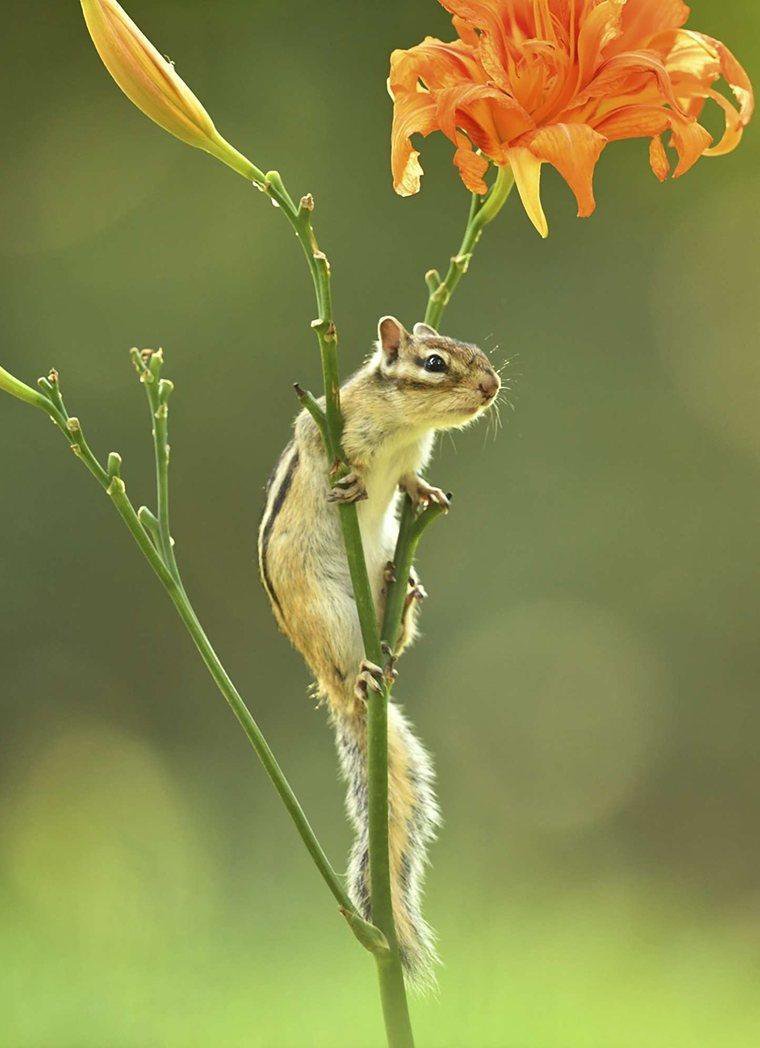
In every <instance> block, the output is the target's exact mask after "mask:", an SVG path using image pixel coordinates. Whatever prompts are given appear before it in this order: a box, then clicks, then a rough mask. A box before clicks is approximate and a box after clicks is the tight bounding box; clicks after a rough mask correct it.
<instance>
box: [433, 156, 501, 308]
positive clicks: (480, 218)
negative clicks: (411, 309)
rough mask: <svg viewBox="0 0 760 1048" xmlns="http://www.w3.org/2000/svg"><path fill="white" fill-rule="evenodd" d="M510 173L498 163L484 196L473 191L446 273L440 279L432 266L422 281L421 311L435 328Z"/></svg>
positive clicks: (492, 215) (491, 217)
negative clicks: (425, 288)
mask: <svg viewBox="0 0 760 1048" xmlns="http://www.w3.org/2000/svg"><path fill="white" fill-rule="evenodd" d="M513 185H514V175H513V174H512V169H511V168H510V167H500V168H499V169H498V173H497V175H496V179H495V181H494V183H493V185H492V186H491V189H490V191H489V193H488V195H487V196H485V197H479V196H478V195H477V194H475V193H473V194H472V198H471V200H470V212H469V215H468V217H467V225H466V226H465V231H464V236H463V238H462V243H461V245H460V247H459V251H458V252H457V253H456V255H454V256H453V257H452V259H451V261H450V263H449V268H448V270H447V272H446V276H445V277H444V278H443V280H441V278H440V276H439V275H438V273H437V272H436V271H435V270H430V271H429V272H428V273H427V274H426V276H425V281H426V283H427V286H428V303H427V309H426V311H425V323H426V324H430V325H431V327H434V328H437V327H438V325H439V324H440V322H441V317H442V316H443V311H444V309H445V308H446V306H447V305H448V304H449V302H450V301H451V296H452V295H453V294H454V291H455V290H456V287H457V285H458V284H459V281H460V280H461V279H462V277H463V276H464V275H465V273H466V272H467V269H468V267H469V265H470V260H471V259H472V254H473V251H474V250H475V246H476V245H477V243H478V241H479V240H480V237H481V235H482V233H483V230H484V229H485V227H486V226H487V225H488V223H489V222H492V221H493V220H494V218H496V216H497V215H498V213H499V212H500V211H501V209H502V207H503V206H504V204H505V203H506V200H507V197H508V196H509V194H510V192H511V190H512V186H513Z"/></svg>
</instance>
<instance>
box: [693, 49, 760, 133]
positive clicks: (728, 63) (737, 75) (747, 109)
mask: <svg viewBox="0 0 760 1048" xmlns="http://www.w3.org/2000/svg"><path fill="white" fill-rule="evenodd" d="M703 39H705V40H707V41H708V42H709V43H710V44H712V46H713V47H714V48H715V50H716V51H717V52H718V56H719V58H720V72H721V76H722V77H723V79H724V80H725V81H726V83H727V84H728V86H729V87H730V88H731V90H732V91H733V93H734V96H735V97H736V100H737V102H738V103H739V119H740V120H741V123H742V126H743V127H746V126H747V124H748V123H749V122H750V120H751V119H752V114H753V113H754V111H755V93H754V91H753V90H752V83H751V81H750V79H749V77H748V76H747V74H746V72H745V70H744V68H743V66H742V65H741V64H740V63H739V62H738V61H737V60H736V58H735V57H734V55H733V54H732V53H731V52H730V51H729V49H728V48H727V47H726V45H725V44H724V43H722V42H721V41H720V40H715V39H714V38H713V37H711V36H705V37H704V38H703Z"/></svg>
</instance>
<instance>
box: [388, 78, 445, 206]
mask: <svg viewBox="0 0 760 1048" xmlns="http://www.w3.org/2000/svg"><path fill="white" fill-rule="evenodd" d="M436 126H437V125H436V103H435V99H434V98H433V97H432V96H431V95H430V94H428V93H427V92H424V91H420V92H417V93H416V94H403V95H401V96H399V97H398V98H397V99H396V106H395V109H394V111H393V128H392V129H391V169H392V172H393V188H394V189H395V190H396V192H397V193H398V195H399V196H412V195H413V194H414V193H417V192H419V188H420V179H421V177H422V165H421V164H420V161H419V155H420V154H419V152H418V151H417V150H416V149H415V148H414V147H413V146H412V142H411V136H412V135H413V134H421V135H429V134H430V132H431V131H433V130H434V129H435V128H436Z"/></svg>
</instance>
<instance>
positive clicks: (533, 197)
mask: <svg viewBox="0 0 760 1048" xmlns="http://www.w3.org/2000/svg"><path fill="white" fill-rule="evenodd" d="M507 160H508V161H509V164H510V166H511V168H512V174H513V175H514V176H515V185H516V186H517V192H518V193H519V194H520V200H522V203H523V207H524V208H525V210H526V212H527V214H528V218H529V219H530V220H531V222H532V223H533V225H534V226H535V227H536V229H537V230H538V232H539V233H540V234H541V236H542V237H547V236H548V235H549V223H548V222H547V221H546V215H545V214H544V209H543V207H542V206H541V161H540V160H539V159H538V157H537V156H536V155H535V154H534V153H532V152H531V151H530V149H528V147H527V146H515V147H514V148H512V149H508V150H507Z"/></svg>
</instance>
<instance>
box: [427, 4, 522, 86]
mask: <svg viewBox="0 0 760 1048" xmlns="http://www.w3.org/2000/svg"><path fill="white" fill-rule="evenodd" d="M440 2H441V4H442V5H443V6H444V7H445V8H446V10H447V11H448V12H449V13H450V14H452V15H453V16H454V18H455V25H456V27H457V31H458V32H459V34H460V36H461V37H462V39H467V40H468V42H470V41H472V39H473V36H474V37H477V40H478V45H477V46H478V57H479V59H480V62H481V63H482V66H483V69H484V70H485V72H486V73H487V75H488V79H490V80H493V82H494V83H496V84H498V85H499V86H500V87H504V88H507V89H508V88H509V87H510V74H511V73H513V72H514V69H515V60H516V59H517V58H519V57H520V50H519V48H518V47H517V46H516V43H515V32H514V31H515V28H516V13H515V10H514V8H515V4H514V3H513V2H512V0H440ZM518 3H519V0H518ZM463 34H464V35H463Z"/></svg>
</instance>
